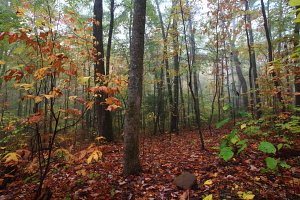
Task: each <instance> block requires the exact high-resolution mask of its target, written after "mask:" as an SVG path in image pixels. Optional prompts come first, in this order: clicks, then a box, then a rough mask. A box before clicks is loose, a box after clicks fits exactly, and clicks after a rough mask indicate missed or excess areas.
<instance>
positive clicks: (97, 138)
mask: <svg viewBox="0 0 300 200" xmlns="http://www.w3.org/2000/svg"><path fill="white" fill-rule="evenodd" d="M101 139H103V140H105V139H106V138H105V137H103V136H100V137H96V138H95V140H98V141H99V140H101Z"/></svg>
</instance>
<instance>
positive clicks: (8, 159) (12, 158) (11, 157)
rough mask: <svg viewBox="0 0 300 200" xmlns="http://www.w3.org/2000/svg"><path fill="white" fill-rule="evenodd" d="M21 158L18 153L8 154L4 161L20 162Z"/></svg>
mask: <svg viewBox="0 0 300 200" xmlns="http://www.w3.org/2000/svg"><path fill="white" fill-rule="evenodd" d="M20 157H21V156H20V155H19V154H17V153H8V154H6V155H5V156H4V157H3V160H5V162H6V163H7V162H9V161H11V160H13V161H16V162H18V161H19V159H18V158H20Z"/></svg>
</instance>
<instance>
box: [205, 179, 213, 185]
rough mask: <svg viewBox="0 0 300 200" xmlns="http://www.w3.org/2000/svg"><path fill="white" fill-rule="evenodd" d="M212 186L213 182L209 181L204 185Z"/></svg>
mask: <svg viewBox="0 0 300 200" xmlns="http://www.w3.org/2000/svg"><path fill="white" fill-rule="evenodd" d="M211 184H213V182H212V180H207V181H205V182H204V185H211Z"/></svg>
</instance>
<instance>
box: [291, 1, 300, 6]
mask: <svg viewBox="0 0 300 200" xmlns="http://www.w3.org/2000/svg"><path fill="white" fill-rule="evenodd" d="M289 5H290V6H299V5H300V0H290V1H289Z"/></svg>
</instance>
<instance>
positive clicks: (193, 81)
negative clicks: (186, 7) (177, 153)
mask: <svg viewBox="0 0 300 200" xmlns="http://www.w3.org/2000/svg"><path fill="white" fill-rule="evenodd" d="M179 1H180V8H181V19H182V24H183V32H184V41H185V45H186V52H187V61H188V69H189V82H188V85H189V88H190V91H191V95H192V99H193V103H194V109H195V114H196V123H197V129H198V133H199V136H200V141H201V148H202V149H203V150H204V149H205V146H204V140H203V135H202V131H201V122H200V109H199V98H198V96H196V95H195V94H196V93H195V90H197V94H198V82H197V77H196V74H195V73H194V74H193V72H192V68H194V66H193V65H194V62H195V42H194V37H193V36H191V38H192V39H191V43H192V49H191V52H192V55H191V56H190V54H189V50H188V45H187V44H188V42H187V33H186V27H185V20H184V12H183V7H182V1H181V0H179ZM189 23H190V26H189V27H190V28H192V24H191V20H189ZM190 57H191V58H192V59H191V60H190Z"/></svg>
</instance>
